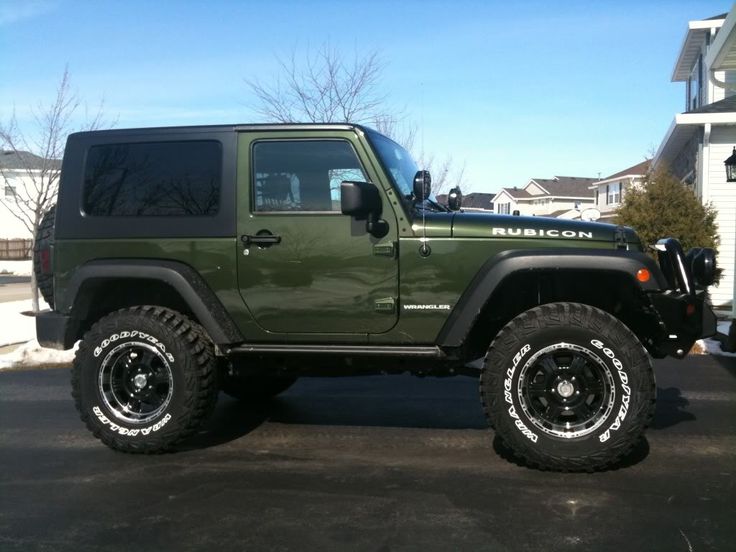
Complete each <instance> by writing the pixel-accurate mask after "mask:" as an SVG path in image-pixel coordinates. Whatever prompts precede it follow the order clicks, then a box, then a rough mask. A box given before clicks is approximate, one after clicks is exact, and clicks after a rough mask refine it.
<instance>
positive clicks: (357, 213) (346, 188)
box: [340, 180, 381, 219]
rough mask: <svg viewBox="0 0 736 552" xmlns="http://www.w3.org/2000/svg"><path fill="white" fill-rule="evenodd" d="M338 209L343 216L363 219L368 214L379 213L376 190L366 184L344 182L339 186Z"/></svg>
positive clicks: (379, 204) (378, 195)
mask: <svg viewBox="0 0 736 552" xmlns="http://www.w3.org/2000/svg"><path fill="white" fill-rule="evenodd" d="M340 209H341V210H342V214H343V215H350V216H352V217H355V218H357V219H364V218H366V217H367V216H368V213H371V212H374V211H378V212H379V213H380V211H381V195H380V194H379V193H378V188H376V187H375V186H374V185H373V184H370V183H368V182H352V181H348V180H346V181H345V182H342V183H341V184H340Z"/></svg>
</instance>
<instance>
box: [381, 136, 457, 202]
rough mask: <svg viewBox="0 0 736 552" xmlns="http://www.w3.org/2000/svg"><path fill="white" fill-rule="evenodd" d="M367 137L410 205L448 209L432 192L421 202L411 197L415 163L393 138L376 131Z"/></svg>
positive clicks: (396, 186)
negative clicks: (438, 201) (439, 202)
mask: <svg viewBox="0 0 736 552" xmlns="http://www.w3.org/2000/svg"><path fill="white" fill-rule="evenodd" d="M368 138H369V139H370V142H371V144H372V145H373V148H374V149H375V150H376V153H377V155H378V158H379V159H380V161H381V164H382V165H383V168H384V169H385V170H386V172H387V173H388V175H389V177H390V178H391V180H392V182H393V185H394V187H395V188H396V189H397V190H399V192H400V193H401V196H402V197H403V198H404V200H406V201H411V202H412V207H413V208H414V209H418V210H429V211H447V210H448V209H447V208H446V207H443V206H441V205H439V204H438V203H437V198H436V197H435V195H434V192H432V193H431V194H430V195H429V197H428V198H427V199H426V200H425V201H423V202H421V201H416V200H415V199H413V195H412V192H413V190H414V175H415V174H416V173H417V164H416V163H415V162H414V159H412V157H411V154H410V153H409V152H408V151H406V150H405V149H404V148H402V147H401V146H400V145H399V144H397V143H396V142H394V141H393V140H391V139H389V138H386V137H385V136H384V135H382V134H378V133H377V132H370V133H369V134H368Z"/></svg>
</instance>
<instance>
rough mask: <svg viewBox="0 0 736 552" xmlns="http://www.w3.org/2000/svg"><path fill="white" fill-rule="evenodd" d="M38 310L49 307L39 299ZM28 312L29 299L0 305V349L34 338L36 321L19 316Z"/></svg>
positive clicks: (30, 317) (23, 315)
mask: <svg viewBox="0 0 736 552" xmlns="http://www.w3.org/2000/svg"><path fill="white" fill-rule="evenodd" d="M39 308H40V309H41V310H44V309H48V308H49V306H48V305H47V304H46V302H45V301H44V300H43V299H39ZM30 310H31V300H30V299H24V300H23V301H9V302H7V303H0V347H2V346H3V345H11V344H13V343H25V342H26V341H30V340H31V339H34V338H35V337H36V319H35V318H34V317H33V316H26V315H25V314H21V313H22V312H28V311H30Z"/></svg>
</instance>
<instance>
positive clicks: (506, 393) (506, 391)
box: [503, 344, 539, 443]
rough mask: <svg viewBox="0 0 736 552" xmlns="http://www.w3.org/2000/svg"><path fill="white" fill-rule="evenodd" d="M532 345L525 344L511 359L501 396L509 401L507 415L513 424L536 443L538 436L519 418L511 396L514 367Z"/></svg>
mask: <svg viewBox="0 0 736 552" xmlns="http://www.w3.org/2000/svg"><path fill="white" fill-rule="evenodd" d="M531 349H532V347H531V345H529V344H527V345H524V346H523V347H522V348H521V349H520V350H519V352H518V353H516V354H515V355H514V358H513V359H512V361H511V368H509V369H507V370H506V378H504V380H503V398H504V400H505V401H506V402H507V403H509V408H508V412H509V416H511V417H512V418H513V420H514V425H515V426H516V427H517V428H518V430H519V431H521V433H522V434H523V435H524V436H525V437H526V438H528V439H529V440H530V441H532V442H533V443H536V442H537V440H538V439H539V436H538V435H537V434H536V433H534V432H533V431H532V430H531V429H529V428H528V427H527V426H526V424H524V422H522V421H521V419H520V418H519V415H518V414H517V413H516V408H515V407H514V402H513V398H512V395H511V387H512V384H511V381H512V380H513V378H514V372H515V371H516V367H517V366H518V365H519V362H520V361H521V359H522V358H524V355H525V354H527V353H528V352H529V351H531Z"/></svg>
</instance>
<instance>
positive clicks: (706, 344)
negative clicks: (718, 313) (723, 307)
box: [697, 330, 736, 357]
mask: <svg viewBox="0 0 736 552" xmlns="http://www.w3.org/2000/svg"><path fill="white" fill-rule="evenodd" d="M719 331H720V330H719ZM697 343H698V344H699V345H700V346H701V347H702V348H703V350H704V351H705V352H706V353H708V354H709V355H717V356H727V357H736V353H728V352H726V351H723V350H722V349H721V342H720V341H717V340H715V339H698V341H697Z"/></svg>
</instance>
